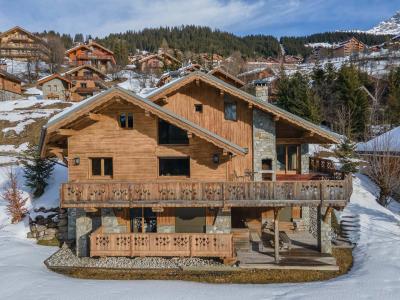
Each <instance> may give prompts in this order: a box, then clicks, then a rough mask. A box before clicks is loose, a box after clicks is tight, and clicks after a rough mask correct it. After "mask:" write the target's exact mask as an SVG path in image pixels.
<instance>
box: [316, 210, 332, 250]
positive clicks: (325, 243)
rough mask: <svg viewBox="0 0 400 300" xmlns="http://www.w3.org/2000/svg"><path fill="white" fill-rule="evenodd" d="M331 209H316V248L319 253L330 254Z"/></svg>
mask: <svg viewBox="0 0 400 300" xmlns="http://www.w3.org/2000/svg"><path fill="white" fill-rule="evenodd" d="M331 214H332V208H331V207H328V208H325V207H319V208H318V222H317V224H318V248H319V249H320V251H321V253H328V254H331V253H332V225H331V224H332V223H331Z"/></svg>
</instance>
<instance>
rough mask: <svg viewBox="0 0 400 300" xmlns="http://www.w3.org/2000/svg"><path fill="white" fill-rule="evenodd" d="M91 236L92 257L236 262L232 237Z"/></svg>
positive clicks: (123, 234) (99, 231) (97, 234)
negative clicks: (210, 259) (229, 260)
mask: <svg viewBox="0 0 400 300" xmlns="http://www.w3.org/2000/svg"><path fill="white" fill-rule="evenodd" d="M102 230H103V229H102V227H100V228H99V229H97V230H96V231H94V232H93V233H92V234H91V235H90V256H92V257H93V256H163V257H175V256H188V257H189V256H190V257H220V258H233V257H234V251H233V242H232V234H230V233H221V234H209V233H103V231H102Z"/></svg>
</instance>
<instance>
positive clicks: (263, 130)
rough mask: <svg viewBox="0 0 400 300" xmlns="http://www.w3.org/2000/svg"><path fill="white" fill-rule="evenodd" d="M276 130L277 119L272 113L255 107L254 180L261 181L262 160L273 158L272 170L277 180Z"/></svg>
mask: <svg viewBox="0 0 400 300" xmlns="http://www.w3.org/2000/svg"><path fill="white" fill-rule="evenodd" d="M275 136H276V131H275V121H274V119H273V116H272V115H271V114H268V113H265V112H263V111H261V110H258V109H253V151H254V156H253V160H254V172H255V175H254V180H255V181H261V180H262V174H261V171H262V169H261V161H262V160H263V159H271V160H272V171H274V175H273V178H272V180H275V170H276V139H275Z"/></svg>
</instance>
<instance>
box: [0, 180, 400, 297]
mask: <svg viewBox="0 0 400 300" xmlns="http://www.w3.org/2000/svg"><path fill="white" fill-rule="evenodd" d="M376 192H377V191H376V189H375V188H374V185H373V184H372V183H371V182H370V181H369V180H368V179H366V178H365V177H363V176H361V175H360V176H358V177H357V178H355V180H354V194H353V196H352V198H351V203H350V204H349V205H348V207H347V208H346V210H345V213H351V214H357V215H359V217H360V221H361V239H360V241H359V244H358V246H357V247H356V248H355V250H354V255H355V265H354V267H353V269H352V270H351V271H350V273H349V274H347V275H345V276H342V277H339V278H336V279H333V280H329V281H325V282H314V283H304V284H269V285H240V284H235V285H225V284H224V285H213V284H200V283H191V282H178V281H103V280H102V281H95V280H80V279H73V278H68V277H64V276H62V275H59V274H55V273H52V272H50V271H48V270H47V269H46V268H45V266H44V264H43V260H44V259H46V258H47V257H48V256H49V255H50V254H52V253H53V252H54V251H55V250H56V249H55V248H51V247H41V246H37V245H35V244H34V243H32V242H31V241H27V240H26V239H23V238H20V237H17V236H16V235H15V231H17V229H15V227H18V226H19V225H17V226H16V225H7V226H5V227H3V228H1V225H0V228H1V229H0V289H1V291H2V293H1V297H2V298H3V299H29V298H35V299H111V298H113V299H174V300H175V299H222V300H223V299H229V300H235V299H238V300H244V299H252V300H258V299H260V300H261V299H296V300H297V299H341V300H345V299H351V300H353V299H398V298H397V296H398V295H399V293H400V285H399V282H400V273H399V270H400V250H399V249H400V227H399V224H400V217H399V215H398V211H399V206H395V207H394V209H396V210H397V214H395V213H393V212H391V211H390V210H388V209H385V208H383V207H381V206H379V205H378V204H377V203H376V201H375V194H376ZM50 193H52V192H50ZM0 209H1V207H0ZM3 225H4V224H3ZM21 227H22V226H21Z"/></svg>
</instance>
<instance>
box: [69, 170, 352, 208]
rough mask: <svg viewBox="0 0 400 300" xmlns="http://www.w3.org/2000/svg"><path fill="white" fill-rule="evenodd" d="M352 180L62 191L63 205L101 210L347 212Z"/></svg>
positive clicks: (121, 184) (88, 185)
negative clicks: (304, 208) (313, 208)
mask: <svg viewBox="0 0 400 300" xmlns="http://www.w3.org/2000/svg"><path fill="white" fill-rule="evenodd" d="M351 193H352V178H351V176H350V175H348V176H347V177H346V178H345V179H343V180H307V181H302V180H293V181H262V182H255V181H248V182H234V181H227V182H204V181H193V180H187V181H157V182H125V181H113V180H109V181H104V182H95V181H86V182H70V183H64V184H62V186H61V206H62V207H64V208H67V207H82V208H101V207H285V206H296V205H297V206H299V205H308V206H319V205H322V206H335V207H344V206H345V205H346V204H347V202H348V201H349V199H350V196H351Z"/></svg>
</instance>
